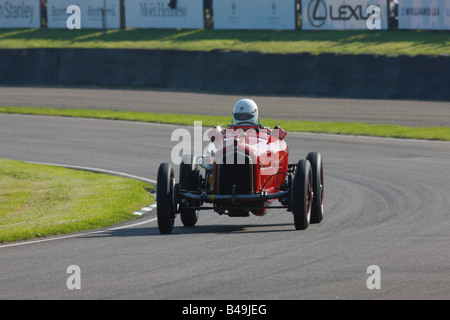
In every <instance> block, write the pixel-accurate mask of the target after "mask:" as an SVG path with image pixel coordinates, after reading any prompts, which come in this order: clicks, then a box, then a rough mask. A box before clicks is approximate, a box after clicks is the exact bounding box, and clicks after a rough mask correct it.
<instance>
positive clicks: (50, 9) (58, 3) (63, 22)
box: [47, 0, 120, 29]
mask: <svg viewBox="0 0 450 320" xmlns="http://www.w3.org/2000/svg"><path fill="white" fill-rule="evenodd" d="M105 4H106V7H105ZM72 5H75V6H78V7H79V8H80V13H81V29H84V28H93V29H101V28H103V10H105V23H106V28H107V29H119V28H120V0H106V1H104V0H47V21H48V27H49V28H60V29H61V28H67V19H68V18H69V17H70V14H69V13H67V8H68V7H69V6H72Z"/></svg>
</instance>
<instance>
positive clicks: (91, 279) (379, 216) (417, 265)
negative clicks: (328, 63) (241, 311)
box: [0, 115, 450, 300]
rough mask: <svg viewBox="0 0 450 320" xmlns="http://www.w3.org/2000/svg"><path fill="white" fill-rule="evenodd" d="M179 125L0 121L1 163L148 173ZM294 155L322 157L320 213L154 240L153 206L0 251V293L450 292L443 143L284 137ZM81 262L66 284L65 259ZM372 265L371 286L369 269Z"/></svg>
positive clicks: (266, 295) (151, 175)
mask: <svg viewBox="0 0 450 320" xmlns="http://www.w3.org/2000/svg"><path fill="white" fill-rule="evenodd" d="M175 128H177V127H175V126H171V125H157V124H144V123H132V122H121V121H108V120H93V119H75V118H57V117H41V116H26V115H21V116H19V115H0V158H9V159H18V160H26V161H36V162H46V163H57V164H66V165H74V166H85V167H94V168H101V169H106V170H114V171H118V172H123V173H127V174H132V175H136V176H140V177H144V178H148V179H156V173H157V169H158V166H159V163H160V162H164V161H169V160H170V153H171V149H172V147H173V146H174V145H175V144H176V142H172V141H171V139H170V137H171V133H172V131H173V130H174V129H175ZM286 139H287V142H288V145H289V147H290V152H291V154H290V159H291V162H297V161H298V160H299V159H300V158H304V157H305V156H306V154H307V153H308V152H309V151H319V152H321V153H322V155H323V157H324V161H325V170H326V171H325V218H324V221H323V222H322V223H321V224H319V225H311V226H310V227H309V228H308V229H307V230H306V231H295V230H294V226H293V217H292V215H291V214H290V213H288V212H286V211H284V210H271V211H270V212H269V213H268V214H267V215H266V216H264V217H254V216H253V217H249V218H229V217H228V216H219V215H218V214H216V213H213V212H209V211H204V212H201V214H200V218H199V222H198V224H197V226H196V227H194V228H184V227H182V225H181V221H180V219H179V218H178V219H177V221H176V226H175V229H174V232H173V234H170V235H160V233H159V231H158V228H157V224H156V221H155V219H154V218H155V215H156V213H155V211H152V212H150V213H149V214H147V215H144V216H142V217H140V218H138V219H137V220H135V221H133V222H131V223H129V224H127V225H123V226H121V227H122V228H120V229H109V230H104V231H102V232H98V233H81V234H77V235H71V236H70V237H60V238H52V241H38V242H24V243H20V245H17V246H5V245H0V270H1V272H0V284H1V286H0V299H230V300H232V299H449V298H450V255H449V248H450V237H449V234H450V219H448V212H449V209H448V208H450V198H449V196H448V194H449V190H450V179H449V178H450V176H449V172H450V143H446V142H425V141H415V140H396V139H380V138H368V137H354V136H338V135H321V134H300V133H289V135H288V136H287V137H286ZM71 265H77V266H79V267H80V270H81V289H79V290H76V289H75V290H69V289H68V288H67V286H66V281H67V279H68V277H69V274H67V273H66V271H67V268H68V266H71ZM372 265H376V266H378V267H379V268H380V271H381V277H380V283H381V288H380V289H373V290H370V289H368V287H367V283H366V282H367V280H368V278H369V277H370V276H371V274H369V273H367V269H368V267H369V266H372Z"/></svg>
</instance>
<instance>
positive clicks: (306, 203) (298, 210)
mask: <svg viewBox="0 0 450 320" xmlns="http://www.w3.org/2000/svg"><path fill="white" fill-rule="evenodd" d="M312 181H313V173H312V169H311V164H310V163H309V161H308V160H300V161H299V162H298V164H297V171H296V173H295V176H294V181H293V183H292V184H293V185H292V193H291V194H292V213H293V214H294V225H295V229H297V230H305V229H306V228H308V226H309V223H310V220H311V208H312V199H313V183H312Z"/></svg>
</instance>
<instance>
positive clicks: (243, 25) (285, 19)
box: [213, 0, 296, 30]
mask: <svg viewBox="0 0 450 320" xmlns="http://www.w3.org/2000/svg"><path fill="white" fill-rule="evenodd" d="M213 10H214V29H267V30H269V29H277V30H294V29H295V26H296V25H295V21H296V17H295V0H213Z"/></svg>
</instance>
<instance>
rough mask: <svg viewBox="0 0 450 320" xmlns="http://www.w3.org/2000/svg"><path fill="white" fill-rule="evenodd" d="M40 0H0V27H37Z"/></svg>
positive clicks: (39, 23) (39, 19) (38, 24)
mask: <svg viewBox="0 0 450 320" xmlns="http://www.w3.org/2000/svg"><path fill="white" fill-rule="evenodd" d="M40 26H41V9H40V0H20V1H14V0H0V28H39V27H40Z"/></svg>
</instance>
